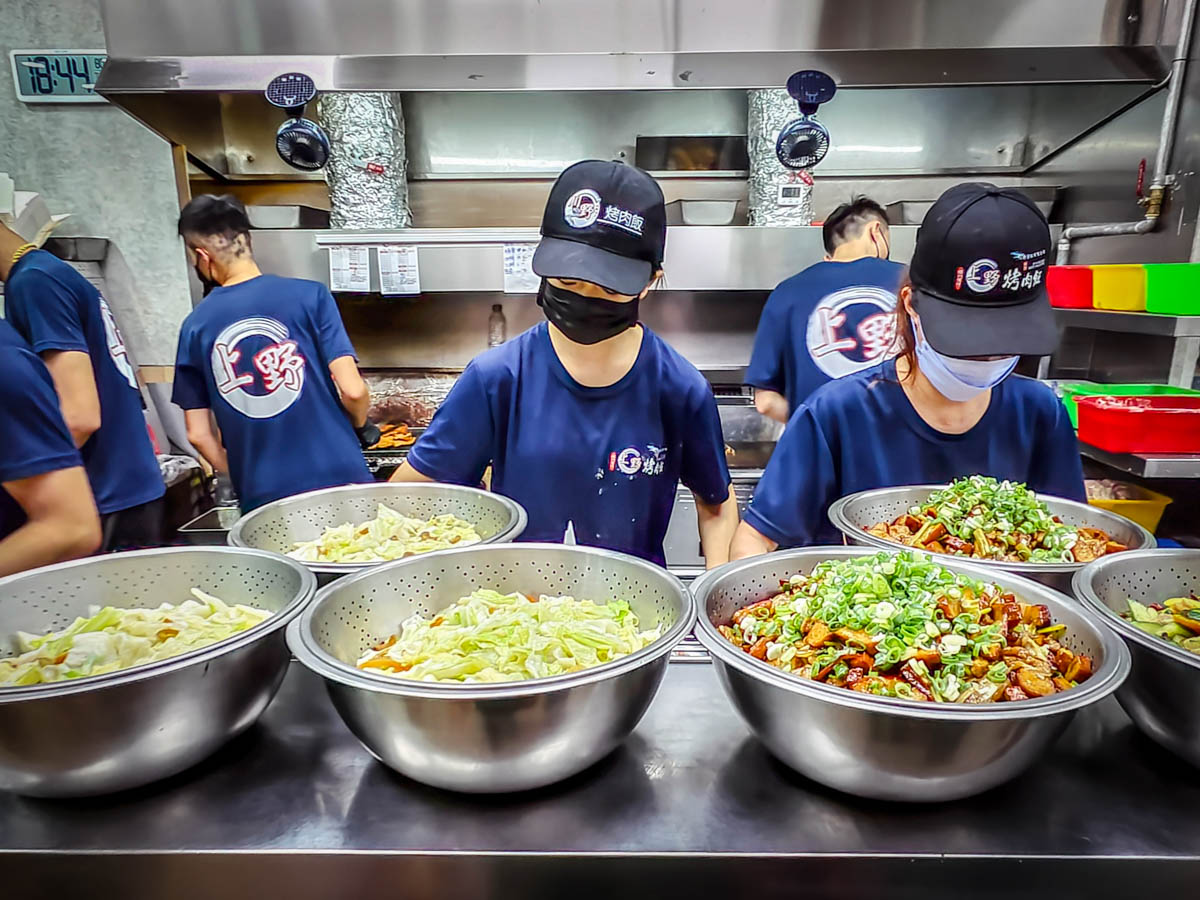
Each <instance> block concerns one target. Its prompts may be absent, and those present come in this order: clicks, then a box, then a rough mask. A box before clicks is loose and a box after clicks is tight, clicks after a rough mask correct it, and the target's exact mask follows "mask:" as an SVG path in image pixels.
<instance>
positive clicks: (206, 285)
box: [192, 266, 221, 297]
mask: <svg viewBox="0 0 1200 900" xmlns="http://www.w3.org/2000/svg"><path fill="white" fill-rule="evenodd" d="M192 269H193V270H194V271H195V273H196V278H198V279H199V280H200V287H201V288H203V289H204V294H203V296H205V297H207V296H208V295H209V294H211V293H212V292H213V291H214V290H216V289H217V288H219V287H220V286H221V285H220V284H218V283H217V282H215V281H213V280H212V279H211V278H208V277H206V276H205V275H204V274H203V273H202V272H201V271H200V267H199V266H192Z"/></svg>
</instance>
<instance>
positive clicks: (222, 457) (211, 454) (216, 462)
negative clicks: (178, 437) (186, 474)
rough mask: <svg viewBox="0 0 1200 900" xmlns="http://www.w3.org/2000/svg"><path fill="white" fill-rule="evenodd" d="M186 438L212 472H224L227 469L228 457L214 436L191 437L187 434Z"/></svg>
mask: <svg viewBox="0 0 1200 900" xmlns="http://www.w3.org/2000/svg"><path fill="white" fill-rule="evenodd" d="M188 440H189V441H190V442H191V444H192V446H193V447H195V448H196V451H197V452H198V453H199V454H200V455H201V456H202V457H204V461H205V462H206V463H208V465H209V467H210V468H211V469H212V470H213V471H214V472H220V473H222V474H225V473H227V472H228V471H229V457H228V456H227V455H226V453H225V448H224V447H223V446H222V445H221V442H220V441H218V440H217V439H216V437H215V436H212V435H206V436H204V437H193V436H191V435H189V436H188Z"/></svg>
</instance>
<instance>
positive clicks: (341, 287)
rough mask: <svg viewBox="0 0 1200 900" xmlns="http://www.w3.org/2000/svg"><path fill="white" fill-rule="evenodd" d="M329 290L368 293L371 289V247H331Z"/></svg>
mask: <svg viewBox="0 0 1200 900" xmlns="http://www.w3.org/2000/svg"><path fill="white" fill-rule="evenodd" d="M329 290H331V291H350V292H353V293H357V294H368V293H370V291H371V248H370V247H358V246H351V245H346V246H339V247H330V248H329Z"/></svg>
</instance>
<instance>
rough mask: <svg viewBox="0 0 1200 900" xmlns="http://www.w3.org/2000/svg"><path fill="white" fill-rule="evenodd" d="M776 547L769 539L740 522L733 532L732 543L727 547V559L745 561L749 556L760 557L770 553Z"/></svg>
mask: <svg viewBox="0 0 1200 900" xmlns="http://www.w3.org/2000/svg"><path fill="white" fill-rule="evenodd" d="M778 546H779V545H778V544H776V543H775V542H774V541H773V540H771V539H770V538H769V537H766V536H765V535H762V534H760V533H759V532H758V531H757V530H755V529H754V528H753V527H752V526H750V525H748V524H746V523H745V522H742V523H741V524H740V525H738V527H737V531H735V532H734V535H733V542H732V543H731V544H730V546H729V558H730V559H746V558H747V557H750V556H761V555H762V554H764V553H770V552H771V551H772V550H774V549H775V548H776V547H778Z"/></svg>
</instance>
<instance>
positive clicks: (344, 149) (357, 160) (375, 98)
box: [318, 91, 412, 229]
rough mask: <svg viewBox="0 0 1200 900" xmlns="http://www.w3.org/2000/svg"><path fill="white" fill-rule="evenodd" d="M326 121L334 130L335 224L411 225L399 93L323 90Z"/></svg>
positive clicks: (330, 174)
mask: <svg viewBox="0 0 1200 900" xmlns="http://www.w3.org/2000/svg"><path fill="white" fill-rule="evenodd" d="M318 108H319V111H320V114H321V126H322V127H323V128H324V129H325V133H326V134H328V135H329V144H330V153H329V165H328V166H327V167H326V169H325V175H326V179H327V180H328V182H329V199H330V202H331V204H332V210H331V211H330V214H329V226H330V227H331V228H346V229H386V228H407V227H409V225H411V224H412V212H411V211H410V210H409V208H408V181H407V180H406V179H405V174H406V172H407V169H408V157H407V156H406V154H405V150H404V116H403V114H402V113H401V110H400V95H399V94H398V93H392V92H364V93H358V92H354V93H350V92H341V91H335V92H333V93H328V94H322V95H321V99H320V101H319V107H318Z"/></svg>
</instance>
